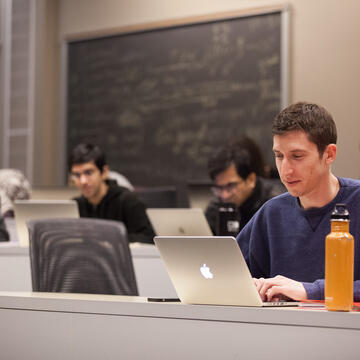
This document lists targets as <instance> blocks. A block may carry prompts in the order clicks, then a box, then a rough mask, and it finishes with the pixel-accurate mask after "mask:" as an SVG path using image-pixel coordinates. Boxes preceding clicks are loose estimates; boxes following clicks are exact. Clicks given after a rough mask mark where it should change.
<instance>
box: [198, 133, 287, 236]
mask: <svg viewBox="0 0 360 360" xmlns="http://www.w3.org/2000/svg"><path fill="white" fill-rule="evenodd" d="M208 172H209V176H210V178H211V180H212V181H213V183H214V184H213V186H212V191H213V193H214V195H215V197H214V199H212V200H211V201H210V202H209V204H208V206H207V209H206V211H205V215H206V218H207V221H208V223H209V225H210V228H211V230H212V232H213V233H214V235H223V234H221V233H220V231H219V229H218V213H219V208H220V207H221V206H223V203H232V204H234V205H235V207H236V212H235V216H236V220H237V222H238V225H239V228H238V230H241V229H242V228H243V227H244V226H245V225H246V224H247V222H248V221H249V220H250V219H251V218H252V216H253V215H254V214H255V213H256V211H258V210H259V209H260V207H261V206H262V205H263V204H264V203H265V202H266V201H267V200H269V199H271V198H272V197H274V196H277V195H279V194H281V193H283V192H284V191H285V188H284V187H283V186H282V184H281V182H280V181H279V180H277V179H265V178H264V177H262V175H263V174H264V161H263V159H262V154H261V151H260V149H259V148H258V146H257V144H256V143H255V142H254V141H253V140H251V139H250V138H247V137H243V138H241V139H239V140H238V141H236V142H234V143H230V144H227V145H224V146H223V147H221V148H220V149H218V150H217V151H216V152H215V153H213V154H212V156H211V157H210V158H209V161H208Z"/></svg>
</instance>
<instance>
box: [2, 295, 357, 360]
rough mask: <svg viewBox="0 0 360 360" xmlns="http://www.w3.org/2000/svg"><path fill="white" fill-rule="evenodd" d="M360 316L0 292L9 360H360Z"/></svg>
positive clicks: (5, 355) (4, 352)
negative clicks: (27, 359)
mask: <svg viewBox="0 0 360 360" xmlns="http://www.w3.org/2000/svg"><path fill="white" fill-rule="evenodd" d="M359 315H360V314H359V313H335V312H327V311H324V310H300V309H294V308H291V309H290V308H286V309H285V308H277V309H274V308H271V309H269V308H243V307H234V306H207V305H185V304H177V303H148V302H147V301H146V298H143V297H124V296H111V295H106V296H104V295H75V294H54V293H51V294H46V293H28V292H27V293H12V292H1V293H0V316H1V322H0V331H1V333H2V337H1V338H0V339H1V340H0V345H1V352H2V358H4V359H5V358H6V359H22V358H31V359H49V358H51V359H86V360H92V359H94V360H95V359H100V358H101V359H118V358H123V359H149V358H150V359H170V358H171V359H175V360H176V359H185V358H187V359H206V360H209V359H214V360H215V359H264V358H276V359H277V360H278V359H289V357H291V359H302V360H303V359H307V360H308V359H323V358H324V359H327V360H328V359H340V358H345V359H358V358H359V350H358V346H357V343H358V339H359V335H360V331H359V330H360V321H359V320H360V317H359ZM19 343H21V346H19Z"/></svg>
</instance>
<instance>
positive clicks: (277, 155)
mask: <svg viewBox="0 0 360 360" xmlns="http://www.w3.org/2000/svg"><path fill="white" fill-rule="evenodd" d="M275 157H276V158H277V159H282V158H283V155H281V154H275Z"/></svg>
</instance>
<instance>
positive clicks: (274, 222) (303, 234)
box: [237, 103, 360, 301]
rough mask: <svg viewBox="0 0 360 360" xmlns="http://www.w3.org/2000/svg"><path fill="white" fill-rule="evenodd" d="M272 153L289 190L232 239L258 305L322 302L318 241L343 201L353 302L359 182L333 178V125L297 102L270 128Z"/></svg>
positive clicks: (359, 284) (358, 276)
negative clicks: (351, 241)
mask: <svg viewBox="0 0 360 360" xmlns="http://www.w3.org/2000/svg"><path fill="white" fill-rule="evenodd" d="M272 132H273V151H274V154H275V159H276V166H277V169H278V172H279V175H280V178H281V181H282V182H283V184H284V185H285V186H286V188H287V190H288V192H287V193H285V194H282V195H279V196H277V197H275V198H273V199H271V200H269V201H268V202H266V203H265V204H264V205H263V206H262V207H261V208H260V210H259V211H258V212H257V213H256V214H255V215H254V217H253V218H252V219H251V220H250V222H249V223H248V224H247V225H246V226H245V227H244V229H243V230H242V231H241V232H240V234H239V235H238V236H237V241H238V243H239V246H240V248H241V250H242V252H243V254H244V257H245V259H246V261H247V263H248V266H249V269H250V271H251V273H252V276H253V277H254V278H255V279H254V281H255V284H256V286H257V289H258V291H259V294H260V296H261V298H262V299H263V301H271V300H273V299H277V298H284V299H288V298H290V299H295V300H305V299H324V270H325V265H324V262H325V237H326V235H327V234H329V233H330V215H331V212H332V210H333V209H334V206H335V204H337V203H345V204H346V205H347V208H348V210H349V213H350V233H351V234H352V235H353V236H354V238H355V272H354V280H355V282H354V300H355V301H359V300H360V261H359V260H358V259H359V256H360V246H359V239H360V181H357V180H352V179H345V178H337V177H335V176H334V175H333V174H332V172H331V164H332V162H333V161H334V160H335V158H336V152H337V147H336V140H337V132H336V125H335V123H334V121H333V119H332V117H331V115H330V114H329V113H328V112H327V111H326V110H325V109H324V108H323V107H321V106H318V105H316V104H310V103H296V104H294V105H290V106H289V107H287V108H286V109H284V110H283V111H281V112H280V114H279V115H278V116H277V117H276V118H275V119H274V123H273V129H272Z"/></svg>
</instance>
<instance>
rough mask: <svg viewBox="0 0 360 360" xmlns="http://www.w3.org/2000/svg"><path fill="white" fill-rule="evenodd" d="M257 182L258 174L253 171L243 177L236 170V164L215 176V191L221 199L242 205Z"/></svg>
mask: <svg viewBox="0 0 360 360" xmlns="http://www.w3.org/2000/svg"><path fill="white" fill-rule="evenodd" d="M255 183H256V176H255V174H253V173H252V175H251V174H250V175H249V176H248V178H247V179H245V180H244V179H243V178H242V177H240V176H239V174H238V173H237V171H236V167H235V165H234V164H231V165H230V166H229V167H228V168H227V169H225V170H224V171H223V172H221V173H220V174H218V175H217V176H216V177H215V185H214V186H213V191H214V194H215V195H216V196H218V197H219V198H220V199H221V201H223V202H227V203H230V202H231V203H234V204H236V205H237V206H240V205H242V204H243V203H244V202H245V201H246V200H247V198H248V197H249V196H250V195H251V193H252V191H253V189H254V187H255Z"/></svg>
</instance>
